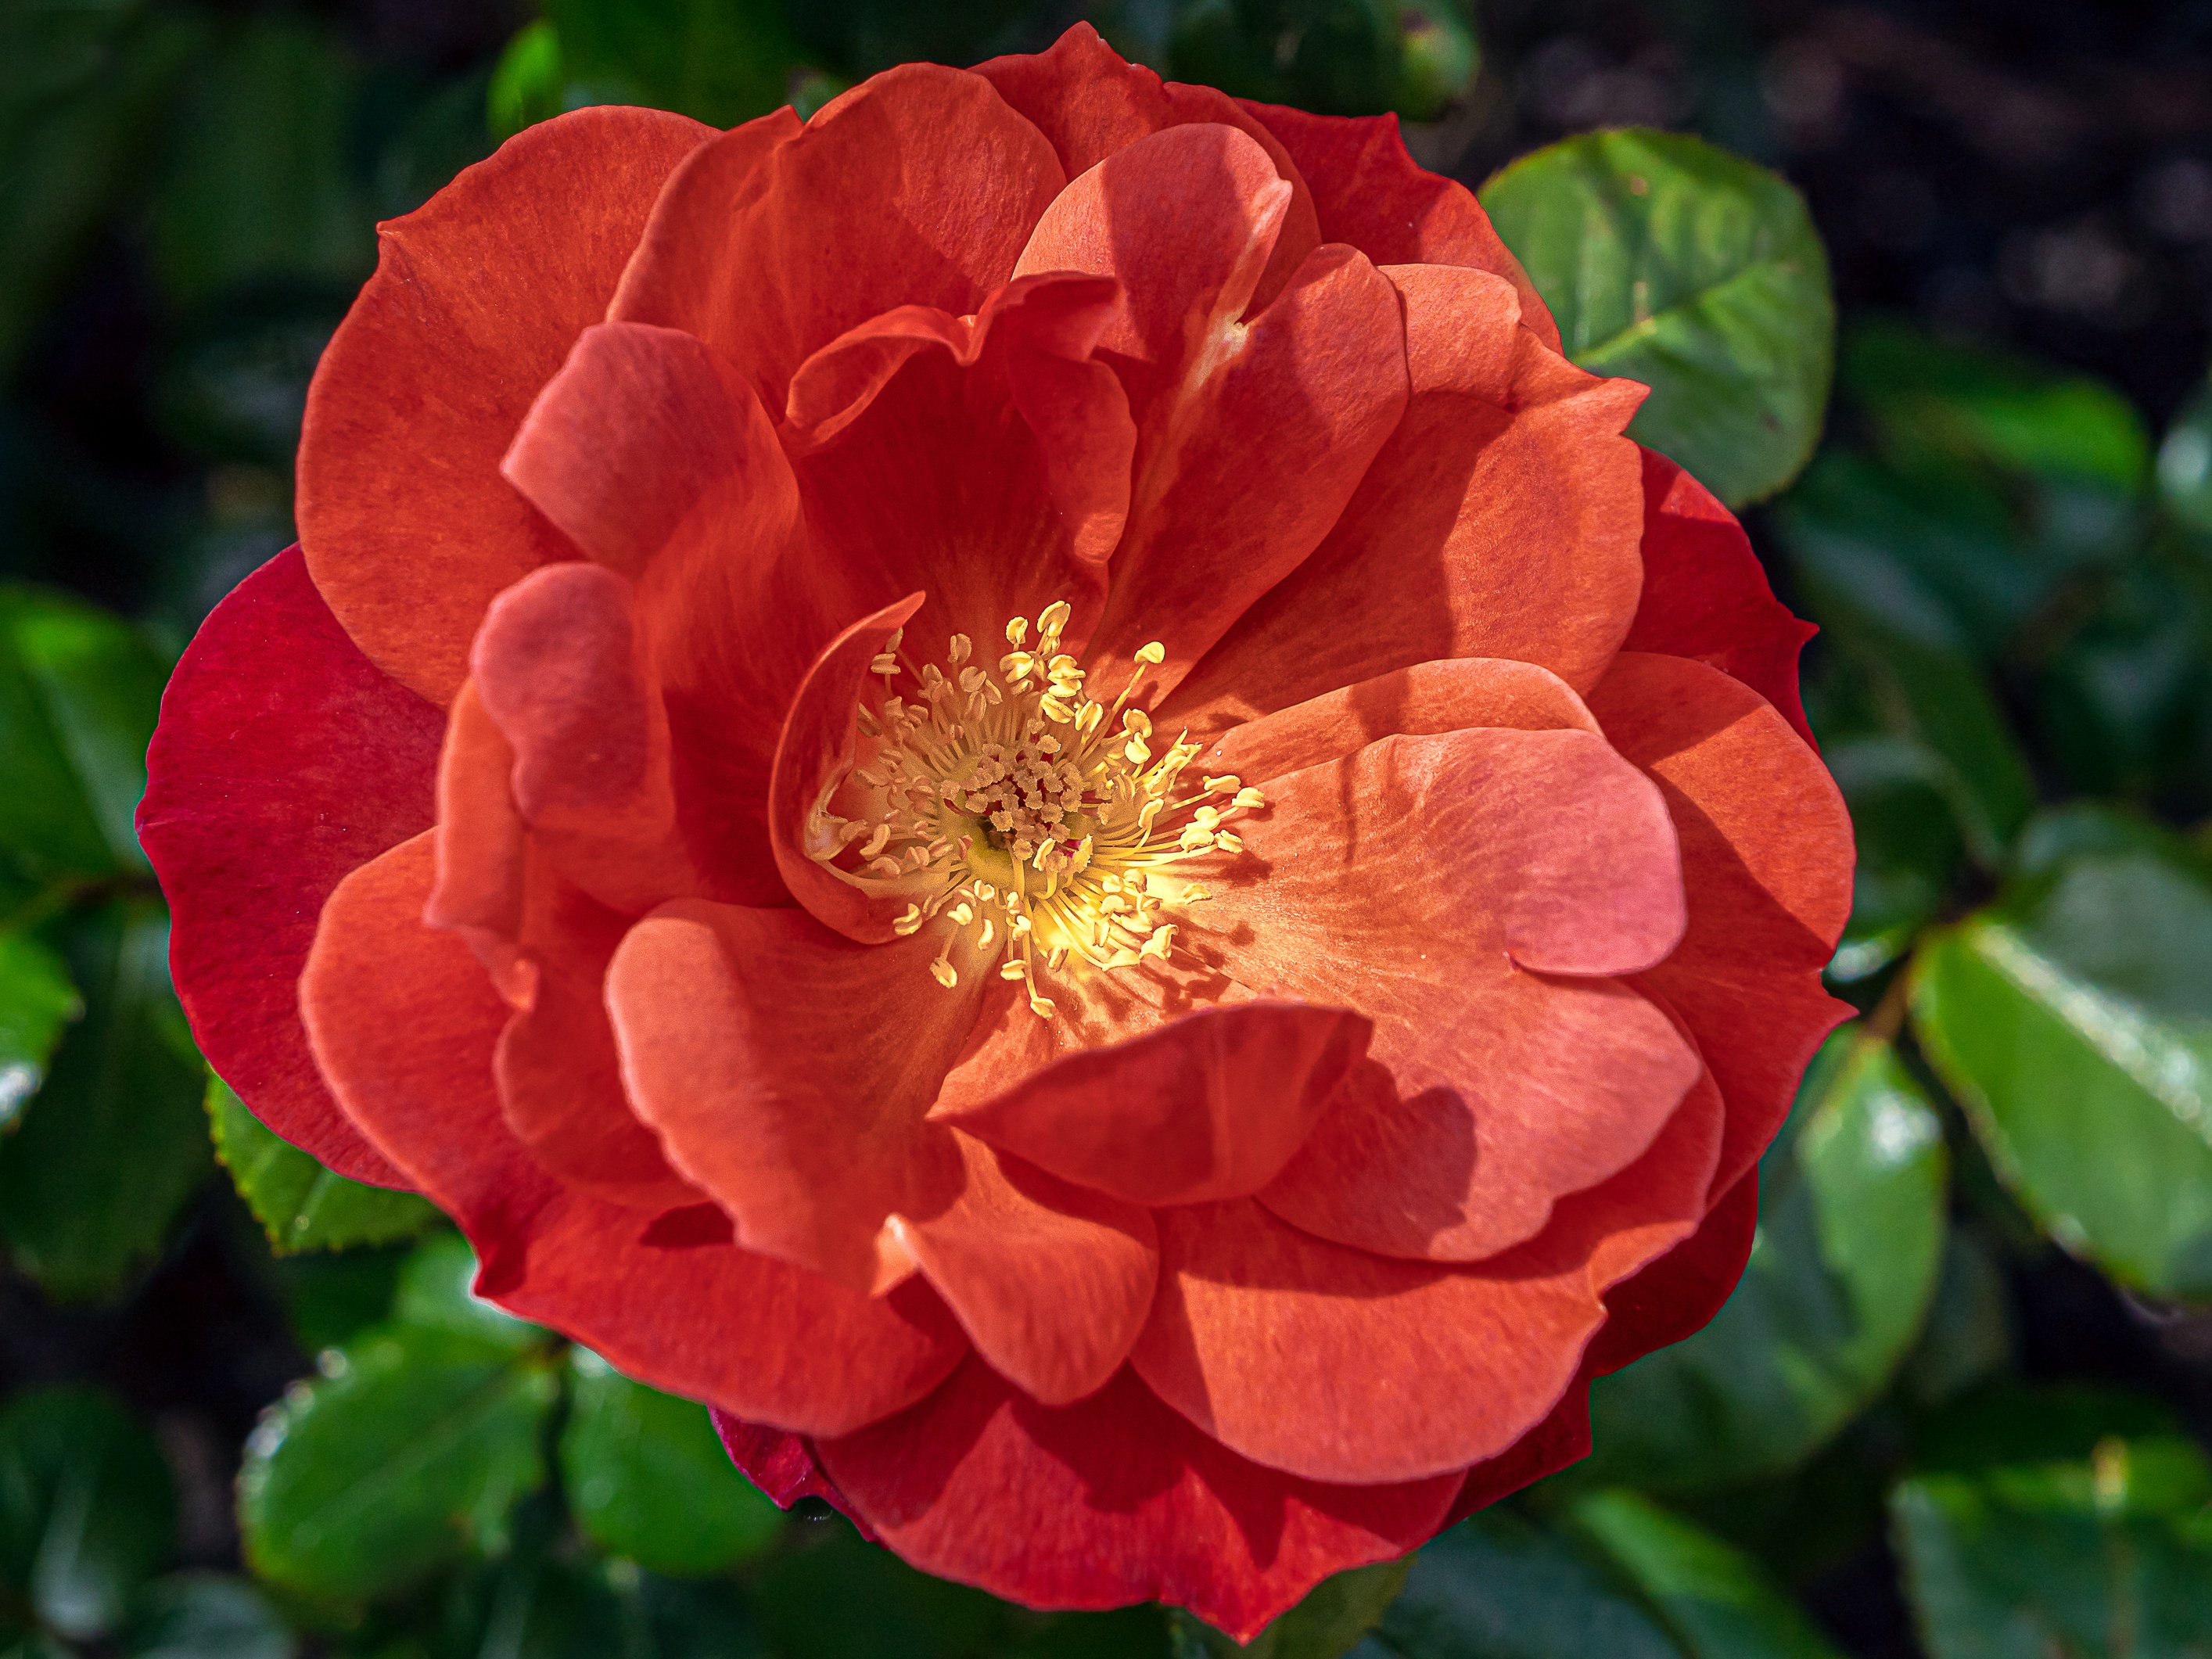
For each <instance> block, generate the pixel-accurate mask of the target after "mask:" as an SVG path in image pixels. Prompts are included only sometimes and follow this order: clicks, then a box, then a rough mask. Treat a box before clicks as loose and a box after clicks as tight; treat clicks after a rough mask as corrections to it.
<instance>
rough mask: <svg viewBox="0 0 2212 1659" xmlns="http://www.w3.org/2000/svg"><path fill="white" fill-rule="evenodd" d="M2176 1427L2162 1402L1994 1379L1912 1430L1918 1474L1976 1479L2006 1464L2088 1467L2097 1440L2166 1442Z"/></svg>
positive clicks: (2084, 1386) (2088, 1388)
mask: <svg viewBox="0 0 2212 1659" xmlns="http://www.w3.org/2000/svg"><path fill="white" fill-rule="evenodd" d="M2181 1432H2182V1426H2181V1422H2180V1419H2179V1418H2177V1417H2176V1416H2175V1415H2174V1414H2173V1413H2172V1411H2170V1410H2169V1409H2167V1407H2166V1406H2165V1405H2164V1404H2163V1403H2162V1402H2160V1401H2156V1400H2153V1399H2150V1398H2148V1396H2146V1395H2139V1394H2128V1393H2124V1392H2123V1391H2122V1390H2120V1389H2107V1388H2100V1387H2097V1386H2094V1385H2093V1384H2089V1383H2035V1384H2029V1383H2021V1382H2018V1381H2016V1380H2015V1379H2013V1378H2010V1377H2000V1378H1998V1379H1997V1380H1996V1381H1995V1382H1993V1383H1989V1384H1988V1385H1987V1386H1985V1387H1983V1388H1979V1389H1975V1390H1974V1392H1973V1393H1972V1394H1971V1395H1966V1397H1965V1398H1964V1399H1961V1400H1957V1401H1953V1402H1952V1403H1951V1404H1949V1405H1948V1406H1946V1407H1943V1408H1942V1410H1940V1411H1935V1412H1930V1413H1928V1415H1926V1416H1925V1417H1923V1418H1921V1419H1918V1420H1917V1422H1915V1423H1914V1425H1913V1427H1912V1446H1911V1464H1912V1469H1913V1472H1914V1473H1915V1474H1977V1475H1978V1474H1981V1473H1982V1472H1983V1471H1984V1470H1987V1469H1993V1468H2002V1467H2004V1466H2005V1465H2007V1464H2012V1463H2079V1462H2087V1461H2088V1458H2089V1455H2090V1454H2091V1453H2092V1452H2093V1451H2094V1450H2095V1449H2097V1447H2098V1445H2099V1443H2101V1442H2103V1441H2105V1440H2107V1439H2110V1438H2111V1437H2113V1436H2114V1435H2118V1436H2119V1437H2122V1438H2123V1439H2127V1440H2144V1441H2149V1440H2165V1439H2170V1438H2172V1437H2174V1436H2176V1435H2179V1434H2180V1433H2181Z"/></svg>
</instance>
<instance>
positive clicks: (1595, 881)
mask: <svg viewBox="0 0 2212 1659" xmlns="http://www.w3.org/2000/svg"><path fill="white" fill-rule="evenodd" d="M1642 783H1643V780H1641V779H1639V778H1638V777H1637V776H1636V775H1635V773H1634V770H1633V769H1632V768H1631V767H1629V766H1628V765H1627V764H1626V763H1625V762H1623V761H1621V760H1620V758H1619V757H1617V756H1615V755H1614V754H1613V752H1612V751H1611V750H1609V749H1607V747H1606V745H1605V744H1603V742H1602V741H1601V740H1600V739H1598V738H1593V737H1591V736H1589V734H1588V733H1586V732H1576V731H1553V732H1516V731H1510V730H1504V729H1498V728H1478V729H1475V730H1472V731H1463V732H1452V733H1448V734H1445V735H1443V736H1433V737H1394V738H1385V739H1383V741H1381V742H1379V743H1376V744H1370V745H1369V746H1368V747H1366V748H1364V749H1362V750H1359V751H1358V753H1357V754H1355V755H1353V756H1352V757H1348V758H1346V759H1345V760H1341V761H1337V762H1333V763H1328V764H1326V765H1322V766H1315V767H1310V768H1308V769H1305V770H1304V771H1301V772H1296V773H1292V774H1291V775H1289V776H1288V777H1285V778H1280V779H1277V780H1274V781H1272V782H1271V783H1270V784H1269V785H1268V787H1267V800H1268V805H1267V810H1266V811H1264V812H1262V813H1260V814H1257V815H1255V816H1253V817H1249V818H1240V819H1239V820H1238V828H1239V831H1240V833H1241V834H1242V835H1243V839H1244V847H1245V852H1244V854H1243V856H1242V857H1241V858H1240V859H1238V860H1237V861H1236V862H1234V863H1231V864H1228V865H1226V866H1224V867H1223V868H1221V869H1220V870H1218V871H1213V872H1201V873H1203V874H1204V875H1205V878H1206V884H1207V885H1208V886H1209V887H1210V888H1211V889H1212V890H1213V892H1214V897H1213V898H1212V900H1211V901H1210V902H1208V903H1207V904H1206V906H1205V907H1204V908H1203V909H1202V910H1201V911H1200V915H1199V916H1198V917H1197V918H1196V919H1195V920H1194V922H1193V924H1192V927H1191V931H1190V933H1189V934H1188V941H1187V942H1188V945H1189V946H1190V948H1191V949H1192V951H1194V953H1195V954H1196V955H1197V956H1198V957H1200V959H1202V960H1204V959H1218V962H1219V963H1220V965H1221V966H1222V968H1223V969H1225V970H1226V971H1227V972H1228V973H1230V974H1231V975H1233V976H1234V977H1235V979H1236V980H1237V981H1238V982H1239V983H1241V984H1244V985H1248V986H1249V987H1251V988H1252V989H1254V990H1255V991H1257V992H1259V993H1260V994H1263V995H1272V996H1291V997H1297V998H1302V999H1304V1000H1307V1001H1310V1002H1316V1003H1323V1004H1329V1005H1334V1006H1340V1007H1347V1008H1354V1009H1357V1010H1358V1011H1359V1012H1362V1013H1364V1014H1366V1015H1367V1016H1369V1017H1370V1018H1371V1019H1372V1020H1373V1021H1374V1023H1375V1036H1374V1041H1373V1042H1372V1044H1371V1045H1370V1050H1369V1055H1370V1064H1369V1065H1367V1066H1363V1067H1361V1068H1359V1069H1358V1070H1356V1071H1355V1072H1354V1073H1352V1076H1351V1078H1350V1079H1347V1082H1346V1085H1345V1086H1346V1091H1347V1097H1345V1098H1340V1101H1339V1103H1338V1104H1337V1105H1336V1107H1335V1108H1334V1109H1332V1110H1330V1111H1328V1112H1327V1113H1326V1114H1324V1115H1323V1116H1322V1120H1321V1121H1320V1122H1319V1124H1318V1125H1316V1127H1315V1130H1314V1132H1313V1133H1312V1135H1311V1136H1310V1138H1309V1139H1307V1141H1306V1144H1305V1146H1304V1148H1303V1149H1301V1151H1300V1152H1299V1153H1298V1154H1297V1157H1295V1158H1292V1159H1291V1163H1290V1164H1289V1165H1288V1166H1287V1167H1286V1168H1285V1170H1284V1172H1283V1174H1282V1176H1280V1177H1279V1178H1278V1180H1277V1181H1276V1182H1275V1183H1274V1184H1273V1186H1272V1187H1270V1188H1268V1189H1267V1194H1266V1199H1267V1203H1268V1204H1269V1205H1270V1206H1273V1207H1274V1208H1276V1209H1277V1210H1279V1212H1281V1213H1283V1214H1285V1215H1286V1216H1288V1217H1290V1218H1291V1219H1293V1220H1295V1221H1296V1222H1297V1225H1300V1226H1302V1227H1305V1228H1307V1229H1309V1230H1310V1231H1316V1232H1320V1233H1322V1234H1323V1235H1325V1236H1327V1237H1332V1238H1336V1239H1339V1240H1341V1241H1342V1242H1344V1243H1350V1244H1356V1245H1358V1246H1360V1247H1362V1248H1364V1249H1373V1250H1378V1251H1381V1252H1383V1253H1385V1254H1389V1255H1406V1256H1416V1257H1419V1256H1429V1257H1434V1258H1436V1259H1439V1260H1452V1261H1470V1260H1479V1259H1480V1258H1481V1257H1484V1256H1486V1255H1491V1254H1492V1253H1493V1252H1495V1251H1497V1250H1498V1249H1503V1248H1504V1246H1506V1245H1508V1244H1510V1243H1513V1242H1515V1241H1516V1240H1517V1239H1522V1238H1526V1237H1529V1236H1530V1235H1532V1234H1533V1233H1534V1232H1535V1231H1537V1230H1538V1229H1539V1228H1540V1227H1541V1226H1542V1225H1543V1223H1544V1218H1545V1217H1546V1216H1547V1214H1548V1213H1549V1212H1550V1208H1551V1205H1552V1200H1553V1199H1554V1198H1555V1197H1556V1196H1557V1195H1559V1194H1561V1193H1565V1192H1573V1191H1576V1190H1578V1189H1580V1188H1584V1187H1587V1186H1589V1185H1590V1184H1592V1183H1593V1182H1596V1181H1600V1180H1602V1179H1603V1178H1604V1177H1605V1176H1608V1175H1610V1174H1612V1173H1613V1171H1614V1170H1618V1169H1620V1167H1621V1166H1622V1165H1623V1164H1626V1163H1628V1162H1630V1161H1631V1160H1632V1159H1633V1158H1635V1157H1636V1156H1637V1154H1638V1152H1641V1151H1642V1150H1643V1149H1644V1146H1647V1145H1648V1144H1649V1143H1650V1139H1651V1138H1652V1136H1653V1135H1655V1134H1656V1133H1657V1132H1658V1130H1659V1127H1660V1126H1661V1124H1662V1123H1663V1122H1664V1121H1666V1118H1667V1116H1668V1114H1669V1113H1671V1112H1672V1111H1673V1110H1674V1106H1675V1104H1676V1103H1677V1102H1679V1101H1680V1099H1681V1097H1682V1095H1683V1091H1685V1090H1686V1089H1687V1088H1688V1087H1689V1086H1690V1085H1691V1084H1692V1082H1693V1081H1694V1079H1696V1076H1697V1073H1698V1064H1697V1058H1696V1055H1695V1054H1694V1053H1692V1051H1691V1049H1690V1048H1689V1047H1688V1046H1687V1045H1686V1043H1685V1042H1683V1041H1682V1039H1681V1038H1680V1036H1679V1035H1678V1034H1677V1033H1676V1032H1675V1030H1674V1027H1673V1025H1672V1024H1670V1023H1669V1022H1668V1018H1667V1017H1666V1016H1665V1015H1664V1014H1663V1013H1662V1012H1660V1011H1659V1010H1658V1009H1656V1008H1655V1007H1653V1006H1650V1004H1649V1003H1648V1002H1646V1001H1645V1000H1644V999H1643V998H1641V997H1639V996H1638V995H1637V994H1635V993H1634V992H1633V991H1632V990H1630V989H1629V988H1628V987H1626V986H1623V985H1620V984H1617V983H1613V982H1611V981H1605V980H1568V979H1560V978H1555V977H1553V976H1552V975H1555V974H1560V973H1574V974H1579V975H1604V974H1609V973H1621V972H1626V971H1629V970H1630V969H1632V968H1633V967H1637V966H1642V965H1646V964H1648V963H1650V962H1652V961H1654V960H1655V959H1656V958H1657V957H1661V956H1663V955H1664V954H1665V952H1666V951H1667V949H1668V946H1669V945H1671V944H1672V943H1673V941H1674V939H1675V938H1676V937H1677V936H1678V933H1679V930H1680V926H1681V915H1682V911H1681V903H1682V900H1681V882H1680V875H1679V873H1678V866H1677V864H1676V858H1675V852H1674V836H1673V832H1672V830H1671V829H1669V828H1668V824H1667V823H1666V822H1665V814H1664V809H1663V807H1662V805H1661V803H1660V802H1659V801H1658V800H1657V799H1656V798H1655V797H1654V795H1653V794H1652V793H1651V792H1650V791H1648V790H1646V789H1644V787H1642ZM1516 964H1525V966H1523V965H1516ZM1530 969H1538V970H1541V971H1529V970H1530Z"/></svg>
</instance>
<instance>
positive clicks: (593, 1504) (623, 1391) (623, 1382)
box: [561, 1348, 783, 1577]
mask: <svg viewBox="0 0 2212 1659" xmlns="http://www.w3.org/2000/svg"><path fill="white" fill-rule="evenodd" d="M569 1359H570V1372H571V1382H570V1385H569V1407H568V1425H567V1426H566V1427H565V1428H564V1429H563V1430H562V1434H561V1478H562V1483H563V1485H564V1486H565V1487H566V1489H567V1492H568V1502H569V1504H570V1507H571V1508H572V1509H573V1510H574V1512H575V1516H576V1522H577V1524H578V1525H579V1526H580V1527H581V1528H583V1530H584V1533H585V1535H586V1537H588V1538H590V1539H591V1540H592V1542H593V1543H595V1544H597V1545H598V1546H599V1547H600V1548H601V1549H603V1550H605V1551H606V1552H607V1553H608V1554H610V1555H614V1556H619V1557H622V1558H623V1559H626V1560H630V1561H635V1562H636V1563H637V1564H638V1565H640V1566H641V1567H645V1568H647V1569H648V1570H650V1571H653V1572H659V1573H666V1574H668V1575H670V1576H671V1577H701V1576H704V1575H706V1574H709V1573H715V1572H720V1571H723V1570H724V1569H725V1568H727V1567H731V1566H734V1565H736V1564H737V1563H738V1562H740V1561H743V1560H745V1559H749V1558H750V1557H752V1556H756V1555H758V1554H759V1553H761V1552H762V1551H763V1550H765V1549H766V1548H768V1547H769V1545H771V1544H773V1543H774V1542H775V1540H776V1538H777V1536H778V1535H779V1534H781V1532H782V1530H783V1513H782V1511H781V1510H778V1509H777V1508H776V1506H775V1504H772V1503H771V1502H769V1499H768V1498H764V1497H763V1496H762V1495H761V1492H760V1490H759V1488H757V1487H756V1486H754V1485H753V1484H752V1483H751V1482H750V1480H746V1479H745V1478H744V1476H743V1475H742V1474H738V1471H737V1469H736V1468H735V1467H734V1466H732V1463H731V1462H730V1459H729V1455H728V1454H727V1453H726V1452H725V1451H724V1450H723V1449H722V1443H721V1440H720V1437H718V1436H717V1435H716V1434H715V1432H714V1425H713V1423H712V1422H710V1421H709V1420H708V1416H707V1408H706V1407H703V1406H698V1405H694V1404H693V1403H692V1402H691V1401H688V1400H678V1399H674V1398H671V1396H670V1395H665V1394H661V1393H659V1392H657V1391H656V1390H654V1389H648V1388H647V1387H646V1386H645V1385H644V1384H643V1383H633V1382H631V1381H630V1380H629V1378H628V1377H626V1376H623V1375H622V1374H621V1373H620V1372H618V1371H617V1370H615V1369H614V1368H613V1367H612V1366H611V1365H609V1364H607V1363H606V1361H605V1360H604V1359H601V1358H599V1356H598V1355H597V1354H594V1353H591V1352H587V1351H586V1350H584V1349H582V1348H576V1349H572V1350H571V1351H570V1353H569Z"/></svg>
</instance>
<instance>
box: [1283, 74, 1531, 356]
mask: <svg viewBox="0 0 2212 1659" xmlns="http://www.w3.org/2000/svg"><path fill="white" fill-rule="evenodd" d="M1244 107H1245V108H1246V109H1248V110H1249V111H1250V112H1252V113H1253V114H1254V115H1255V116H1257V117H1258V118H1260V119H1261V120H1262V121H1264V122H1266V123H1267V130H1268V131H1270V132H1272V133H1273V135H1274V136H1275V137H1276V138H1277V139H1279V141H1280V142H1281V143H1282V144H1283V145H1284V147H1285V149H1288V150H1289V151H1290V153H1291V158H1292V159H1293V160H1294V161H1297V165H1298V170H1299V171H1300V172H1301V173H1304V175H1305V179H1306V182H1307V183H1308V184H1309V185H1311V186H1312V188H1313V193H1314V207H1315V210H1316V212H1317V213H1318V214H1319V216H1320V219H1321V234H1322V240H1324V241H1330V242H1349V243H1351V244H1352V246H1354V247H1356V248H1358V250H1359V251H1360V252H1362V253H1364V254H1365V255H1366V256H1367V257H1368V258H1370V259H1372V260H1374V261H1375V263H1376V264H1378V265H1414V264H1420V265H1468V266H1472V267H1473V268H1474V269H1475V270H1486V271H1489V272H1490V273H1492V275H1493V276H1503V277H1504V278H1505V280H1506V281H1508V282H1509V283H1512V284H1513V288H1514V291H1515V292H1516V294H1518V295H1520V296H1521V315H1522V319H1523V320H1525V321H1526V322H1527V323H1528V326H1529V327H1530V328H1532V329H1534V330H1535V331H1536V337H1538V338H1539V339H1541V340H1542V341H1543V343H1545V344H1546V345H1547V346H1549V347H1551V348H1552V349H1553V350H1554V351H1557V350H1559V349H1560V347H1559V325H1558V324H1557V323H1555V322H1553V320H1552V313H1550V312H1549V311H1547V309H1545V307H1544V301H1543V296H1542V295H1540V294H1538V293H1537V291H1536V285H1535V283H1532V282H1530V281H1529V280H1528V272H1527V271H1525V270H1522V268H1521V262H1520V261H1519V260H1518V259H1516V258H1514V257H1513V254H1512V252H1511V251H1510V249H1508V248H1507V247H1506V246H1505V244H1504V240H1502V239H1501V238H1500V237H1499V236H1498V232H1497V230H1496V229H1495V228H1493V227H1492V224H1491V222H1490V216H1489V215H1488V214H1486V213H1485V212H1484V211H1483V210H1482V204H1481V203H1480V202H1478V201H1476V200H1475V199H1474V192H1473V191H1470V190H1468V187H1467V186H1466V185H1462V184H1458V183H1456V182H1455V181H1454V180H1452V179H1440V178H1438V177H1437V175H1436V174H1435V173H1428V172H1425V171H1423V170H1422V169H1421V167H1419V166H1418V165H1416V164H1415V162H1414V161H1413V157H1412V156H1411V155H1408V154H1407V150H1406V141H1405V140H1404V139H1403V138H1401V137H1399V135H1398V118H1397V117H1396V116H1395V115H1369V116H1359V117H1354V118H1345V117H1343V116H1337V115H1310V114H1308V113H1307V112H1305V111H1304V110H1299V109H1285V108H1284V107H1283V106H1281V105H1279V104H1254V103H1247V104H1245V106H1244Z"/></svg>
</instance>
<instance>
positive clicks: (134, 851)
mask: <svg viewBox="0 0 2212 1659" xmlns="http://www.w3.org/2000/svg"><path fill="white" fill-rule="evenodd" d="M167 678H168V669H167V665H165V664H164V663H163V661H162V659H161V657H160V656H159V655H158V654H157V653H155V651H154V649H153V647H151V646H150V645H149V644H148V642H147V641H146V639H145V637H144V635H142V634H141V633H140V632H139V631H138V630H137V629H135V628H133V627H132V626H131V624H130V623H125V622H124V621H123V620H122V619H121V618H119V617H114V616H111V615H110V614H109V613H108V612H106V611H102V610H100V609H99V608H98V607H97V606H95V605H87V604H85V603H84V602H83V601H82V600H80V599H70V598H68V597H66V596H64V595H63V594H59V593H54V592H48V591H46V590H45V589H41V588H32V587H21V586H9V587H0V777H5V778H6V779H7V780H8V789H7V793H6V796H5V798H4V799H0V849H5V850H6V851H8V852H10V853H12V854H13V855H14V858H15V860H16V861H17V862H18V863H19V864H21V866H22V867H23V868H24V869H25V870H26V871H27V873H29V874H30V875H32V876H33V877H34V878H38V879H42V880H44V879H52V878H65V877H93V876H107V875H112V874H114V873H116V872H123V871H128V872H134V873H135V872H144V871H145V870H146V869H147V864H146V858H145V854H143V853H142V852H140V851H139V850H138V836H137V829H135V828H134V827H133V825H132V823H131V818H132V815H133V814H134V813H136V812H137V810H138V797H139V796H141V795H142V794H143V793H145V792H146V744H147V742H148V740H149V738H152V736H153V734H154V721H155V716H156V715H157V714H159V713H160V711H161V687H162V684H163V683H164V682H165V681H166V680H167Z"/></svg>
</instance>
